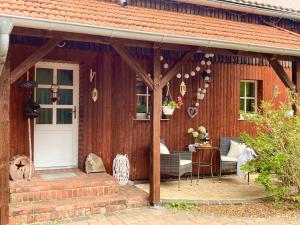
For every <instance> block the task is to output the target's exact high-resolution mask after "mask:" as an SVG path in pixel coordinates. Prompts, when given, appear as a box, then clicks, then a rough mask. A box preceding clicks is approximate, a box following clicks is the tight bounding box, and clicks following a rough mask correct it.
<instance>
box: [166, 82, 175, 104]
mask: <svg viewBox="0 0 300 225" xmlns="http://www.w3.org/2000/svg"><path fill="white" fill-rule="evenodd" d="M165 101H167V102H169V101H173V99H172V95H171V92H170V82H168V84H167V92H166V96H165Z"/></svg>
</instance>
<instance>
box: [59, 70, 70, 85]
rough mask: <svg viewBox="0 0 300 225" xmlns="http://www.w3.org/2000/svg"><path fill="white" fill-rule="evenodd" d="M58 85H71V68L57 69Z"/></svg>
mask: <svg viewBox="0 0 300 225" xmlns="http://www.w3.org/2000/svg"><path fill="white" fill-rule="evenodd" d="M57 84H58V85H69V86H72V85H73V70H57Z"/></svg>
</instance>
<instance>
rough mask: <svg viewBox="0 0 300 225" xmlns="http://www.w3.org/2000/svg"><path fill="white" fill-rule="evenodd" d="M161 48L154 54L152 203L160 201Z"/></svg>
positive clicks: (151, 162)
mask: <svg viewBox="0 0 300 225" xmlns="http://www.w3.org/2000/svg"><path fill="white" fill-rule="evenodd" d="M160 69H161V62H160V49H159V48H154V54H153V80H154V88H153V94H152V117H151V118H152V124H151V125H152V126H151V133H152V140H151V147H152V149H151V157H150V158H151V160H150V168H151V169H150V171H151V172H150V203H151V204H153V205H157V204H159V203H160V116H161V101H162V86H161V83H160V82H161V79H160Z"/></svg>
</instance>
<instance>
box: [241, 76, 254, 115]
mask: <svg viewBox="0 0 300 225" xmlns="http://www.w3.org/2000/svg"><path fill="white" fill-rule="evenodd" d="M241 83H252V84H254V97H247V96H246V88H244V95H245V97H242V96H241V95H240V101H241V99H243V100H244V101H246V100H247V99H252V100H253V99H254V104H255V108H254V109H255V112H256V110H257V102H258V101H257V80H240V87H241ZM245 87H246V86H245ZM240 93H241V90H240ZM244 105H245V108H244V110H241V109H240V111H242V112H246V113H251V112H247V105H246V104H244Z"/></svg>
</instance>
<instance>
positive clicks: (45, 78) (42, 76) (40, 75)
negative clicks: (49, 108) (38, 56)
mask: <svg viewBox="0 0 300 225" xmlns="http://www.w3.org/2000/svg"><path fill="white" fill-rule="evenodd" d="M36 82H37V83H38V84H52V83H53V69H45V68H37V69H36Z"/></svg>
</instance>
